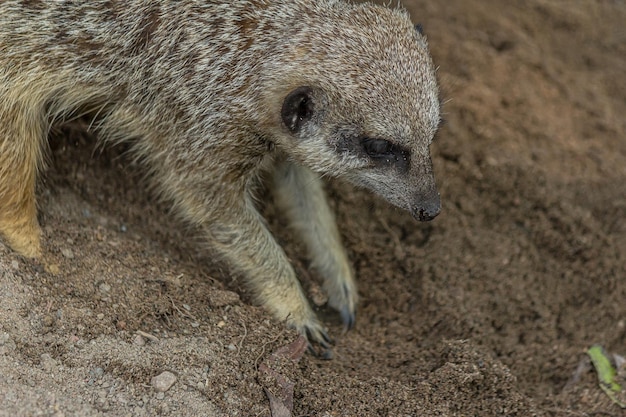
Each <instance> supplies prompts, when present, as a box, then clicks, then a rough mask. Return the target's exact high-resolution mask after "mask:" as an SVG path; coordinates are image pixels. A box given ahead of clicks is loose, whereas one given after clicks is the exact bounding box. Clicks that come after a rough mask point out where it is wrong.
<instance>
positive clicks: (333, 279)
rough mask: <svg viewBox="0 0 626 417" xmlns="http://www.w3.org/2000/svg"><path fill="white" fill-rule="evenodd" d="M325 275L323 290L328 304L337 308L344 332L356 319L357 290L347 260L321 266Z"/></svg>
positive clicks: (349, 328) (351, 326) (350, 327)
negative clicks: (326, 295)
mask: <svg viewBox="0 0 626 417" xmlns="http://www.w3.org/2000/svg"><path fill="white" fill-rule="evenodd" d="M322 274H323V275H324V276H325V281H324V290H325V291H326V294H328V305H329V306H331V307H332V308H333V309H335V310H337V311H338V312H339V314H340V315H341V320H342V321H343V326H344V332H347V331H348V330H351V329H352V328H353V327H354V323H355V321H356V305H357V302H358V300H359V296H358V291H357V286H356V282H355V280H354V276H353V274H352V270H351V268H350V265H349V264H348V261H347V260H345V259H343V260H341V259H340V260H339V261H336V262H334V263H333V265H332V267H327V268H322Z"/></svg>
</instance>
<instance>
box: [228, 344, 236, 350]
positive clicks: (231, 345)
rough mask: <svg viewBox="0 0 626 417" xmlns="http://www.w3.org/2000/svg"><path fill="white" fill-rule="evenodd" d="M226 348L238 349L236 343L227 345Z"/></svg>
mask: <svg viewBox="0 0 626 417" xmlns="http://www.w3.org/2000/svg"><path fill="white" fill-rule="evenodd" d="M226 349H228V350H237V347H236V346H235V345H233V344H230V345H228V346H226Z"/></svg>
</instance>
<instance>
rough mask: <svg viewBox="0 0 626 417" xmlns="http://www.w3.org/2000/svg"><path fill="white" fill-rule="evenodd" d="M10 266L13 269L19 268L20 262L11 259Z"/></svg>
mask: <svg viewBox="0 0 626 417" xmlns="http://www.w3.org/2000/svg"><path fill="white" fill-rule="evenodd" d="M11 266H12V267H13V269H20V264H19V262H17V261H11Z"/></svg>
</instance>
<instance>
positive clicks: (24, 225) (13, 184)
mask: <svg viewBox="0 0 626 417" xmlns="http://www.w3.org/2000/svg"><path fill="white" fill-rule="evenodd" d="M9 104H12V103H7V102H5V103H0V236H1V237H2V238H4V240H5V241H6V243H8V245H9V246H10V247H11V248H12V249H13V250H15V251H16V252H18V253H19V254H21V255H23V256H26V257H30V258H35V257H38V256H39V254H40V252H41V250H40V234H41V231H40V228H39V224H38V222H37V205H36V203H35V184H36V181H37V170H38V165H39V163H40V161H41V159H42V158H41V153H42V150H41V148H42V141H43V137H42V136H43V133H42V129H41V124H40V121H39V120H27V117H26V116H25V114H26V113H27V112H26V111H24V112H21V110H20V109H21V106H19V105H17V104H15V103H13V104H15V105H13V106H10V105H9ZM9 108H10V109H11V110H9Z"/></svg>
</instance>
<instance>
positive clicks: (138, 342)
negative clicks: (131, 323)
mask: <svg viewBox="0 0 626 417" xmlns="http://www.w3.org/2000/svg"><path fill="white" fill-rule="evenodd" d="M133 344H135V345H137V346H143V345H145V344H146V340H145V339H144V338H143V337H141V336H140V335H135V337H134V338H133Z"/></svg>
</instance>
